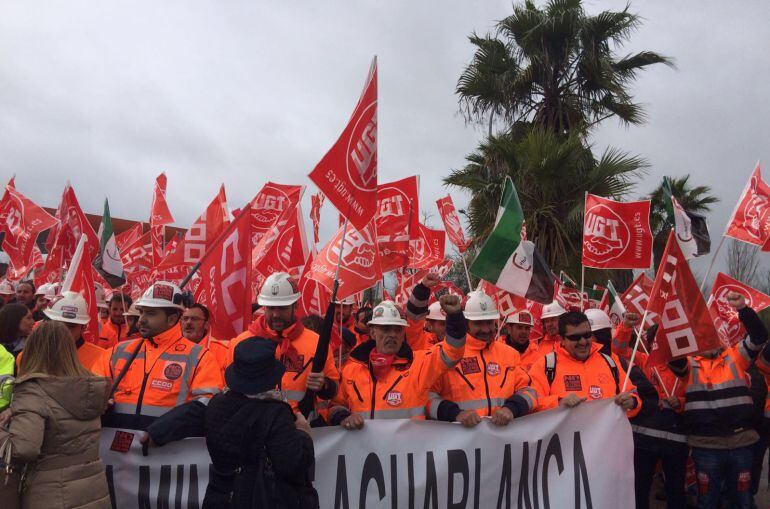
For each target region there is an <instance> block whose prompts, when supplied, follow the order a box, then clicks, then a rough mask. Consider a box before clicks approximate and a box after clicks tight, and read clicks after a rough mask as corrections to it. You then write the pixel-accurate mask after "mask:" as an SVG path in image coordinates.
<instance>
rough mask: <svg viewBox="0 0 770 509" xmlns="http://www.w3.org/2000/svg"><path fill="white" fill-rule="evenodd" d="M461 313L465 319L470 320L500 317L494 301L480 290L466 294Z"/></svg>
mask: <svg viewBox="0 0 770 509" xmlns="http://www.w3.org/2000/svg"><path fill="white" fill-rule="evenodd" d="M463 314H464V315H465V318H466V320H470V321H478V320H497V319H498V318H500V313H498V311H497V306H496V305H495V301H494V300H492V297H490V296H489V295H487V294H486V293H484V292H482V291H481V290H475V291H473V292H471V293H469V294H468V301H467V302H466V303H465V310H464V311H463Z"/></svg>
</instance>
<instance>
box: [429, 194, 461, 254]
mask: <svg viewBox="0 0 770 509" xmlns="http://www.w3.org/2000/svg"><path fill="white" fill-rule="evenodd" d="M436 205H437V206H438V213H439V214H441V220H442V221H443V222H444V229H445V230H446V234H447V236H448V237H449V242H451V243H452V244H454V245H455V247H457V250H458V251H459V252H460V253H464V252H465V250H466V249H468V242H467V241H466V240H465V234H464V233H463V226H462V223H460V217H459V216H458V215H457V210H455V204H454V203H453V202H452V197H451V196H450V195H446V196H445V197H443V198H439V199H438V200H436Z"/></svg>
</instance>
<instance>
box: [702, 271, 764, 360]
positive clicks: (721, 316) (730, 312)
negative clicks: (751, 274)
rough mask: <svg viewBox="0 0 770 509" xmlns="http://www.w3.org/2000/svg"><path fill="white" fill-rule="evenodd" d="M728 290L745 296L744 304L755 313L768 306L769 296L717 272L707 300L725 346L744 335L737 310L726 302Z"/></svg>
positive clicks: (732, 343)
mask: <svg viewBox="0 0 770 509" xmlns="http://www.w3.org/2000/svg"><path fill="white" fill-rule="evenodd" d="M730 292H735V293H739V294H741V295H743V296H744V297H745V298H746V305H747V306H748V307H750V308H752V309H753V310H754V311H756V312H757V313H759V312H760V311H762V310H763V309H765V308H766V307H768V306H770V296H768V295H765V294H764V293H762V292H760V291H759V290H755V289H754V288H752V287H750V286H749V285H747V284H744V283H741V282H740V281H738V280H737V279H733V278H731V277H730V276H728V275H727V274H723V273H721V272H720V273H719V274H717V277H716V280H715V281H714V287H713V288H712V289H711V296H710V297H709V300H708V308H709V312H710V313H711V318H713V319H714V326H716V328H717V332H719V336H720V337H721V338H722V341H723V342H724V344H725V346H730V345H734V344H735V343H737V342H738V341H740V340H741V339H743V338H744V337H746V328H745V327H744V326H743V324H742V323H741V321H740V320H739V319H738V312H737V311H736V310H735V308H733V307H732V306H730V305H729V304H728V303H727V294H728V293H730Z"/></svg>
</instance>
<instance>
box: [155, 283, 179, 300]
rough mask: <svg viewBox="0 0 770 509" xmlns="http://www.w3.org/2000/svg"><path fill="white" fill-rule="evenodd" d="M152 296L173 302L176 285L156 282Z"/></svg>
mask: <svg viewBox="0 0 770 509" xmlns="http://www.w3.org/2000/svg"><path fill="white" fill-rule="evenodd" d="M152 298H153V299H160V300H167V301H169V302H171V301H172V300H173V298H174V287H173V286H171V285H161V284H155V285H153V287H152Z"/></svg>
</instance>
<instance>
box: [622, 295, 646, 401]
mask: <svg viewBox="0 0 770 509" xmlns="http://www.w3.org/2000/svg"><path fill="white" fill-rule="evenodd" d="M645 321H647V310H646V309H645V310H644V314H643V315H642V322H641V323H644V322H645ZM641 340H642V327H641V326H640V327H639V330H638V331H637V333H636V342H635V343H634V350H633V351H632V352H631V358H630V359H629V360H628V369H627V370H626V378H625V379H624V380H623V387H622V388H621V389H620V392H626V387H627V386H628V377H629V376H630V374H631V368H633V367H634V358H635V357H636V351H637V350H638V349H639V342H640V341H641Z"/></svg>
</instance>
